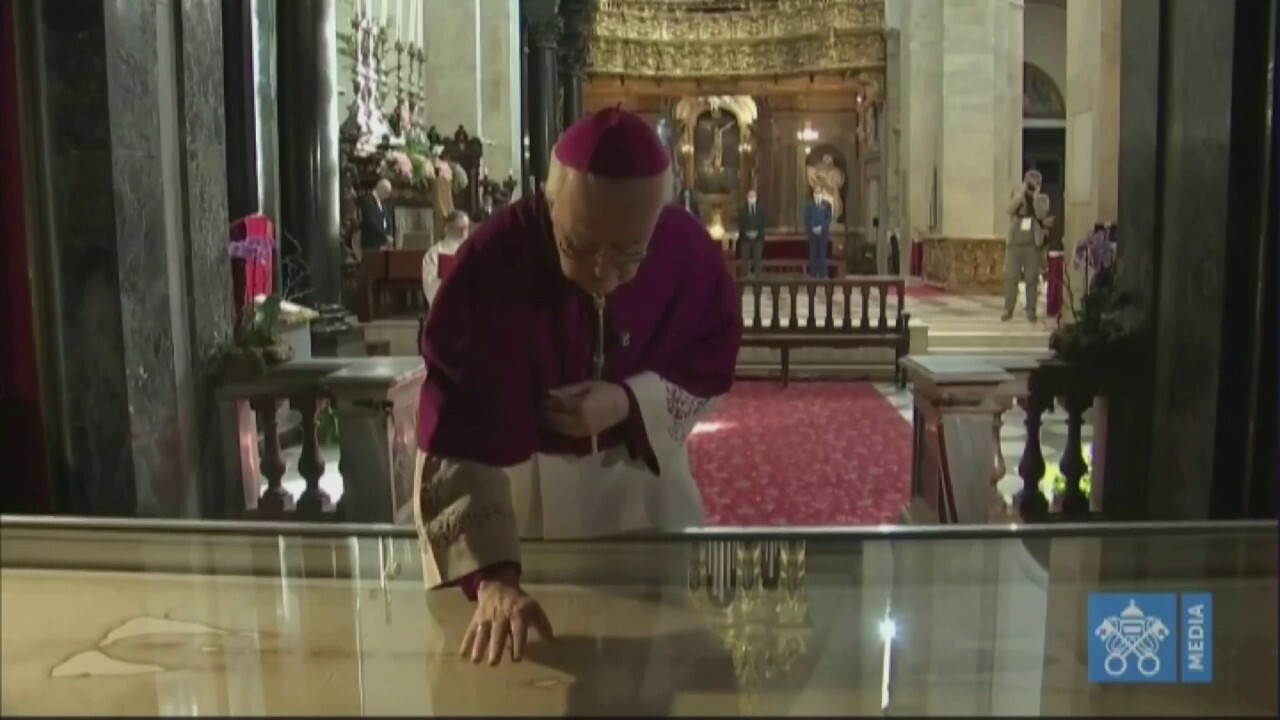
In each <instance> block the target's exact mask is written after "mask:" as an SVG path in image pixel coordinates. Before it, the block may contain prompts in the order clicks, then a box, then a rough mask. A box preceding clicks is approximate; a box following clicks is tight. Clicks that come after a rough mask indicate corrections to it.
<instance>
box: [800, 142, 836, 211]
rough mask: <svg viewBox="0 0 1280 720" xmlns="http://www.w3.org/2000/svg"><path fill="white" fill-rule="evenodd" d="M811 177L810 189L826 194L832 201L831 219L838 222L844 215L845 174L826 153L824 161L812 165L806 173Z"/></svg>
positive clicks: (823, 157)
mask: <svg viewBox="0 0 1280 720" xmlns="http://www.w3.org/2000/svg"><path fill="white" fill-rule="evenodd" d="M806 174H807V175H808V176H809V188H810V189H811V190H813V191H814V192H815V193H819V192H821V193H824V194H826V196H827V197H828V198H830V199H831V219H832V220H837V219H839V218H840V217H842V216H843V215H844V172H843V171H842V170H841V169H840V167H839V166H838V165H836V162H835V158H833V157H831V154H830V153H824V154H823V155H822V160H821V161H819V162H818V163H817V164H816V165H810V166H809V169H808V171H807V173H806Z"/></svg>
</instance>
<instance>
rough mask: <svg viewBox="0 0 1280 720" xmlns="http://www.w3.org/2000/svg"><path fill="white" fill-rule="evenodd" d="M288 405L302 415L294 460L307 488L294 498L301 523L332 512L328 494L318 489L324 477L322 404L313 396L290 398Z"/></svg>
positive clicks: (322, 401)
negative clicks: (299, 450) (320, 427)
mask: <svg viewBox="0 0 1280 720" xmlns="http://www.w3.org/2000/svg"><path fill="white" fill-rule="evenodd" d="M289 405H290V406H292V407H293V409H294V410H297V411H298V412H299V413H300V414H301V415H302V454H301V455H300V456H299V458H298V474H299V475H301V476H302V477H303V479H304V480H306V481H307V488H306V489H305V490H303V491H302V495H300V496H299V497H298V515H299V516H300V517H301V519H303V520H318V519H320V518H321V517H322V516H323V515H324V513H326V512H327V511H329V510H330V509H332V504H333V503H332V501H331V500H330V499H329V494H328V493H326V492H325V491H324V489H322V488H321V487H320V478H322V477H324V454H323V453H322V452H321V451H320V437H319V434H318V432H317V430H318V423H317V421H318V419H319V414H320V410H321V409H322V408H324V406H325V402H324V400H323V399H321V398H320V397H319V396H317V395H315V394H314V393H306V394H304V395H299V396H297V397H294V398H290V400H289Z"/></svg>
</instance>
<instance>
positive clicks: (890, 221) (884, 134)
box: [880, 6, 910, 275]
mask: <svg viewBox="0 0 1280 720" xmlns="http://www.w3.org/2000/svg"><path fill="white" fill-rule="evenodd" d="M890 7H892V6H890ZM885 55H886V62H885V88H886V93H885V103H884V120H883V122H881V123H880V134H881V138H880V143H881V145H880V147H882V148H884V150H883V153H884V160H885V171H884V181H883V183H884V189H883V192H884V197H885V203H884V210H883V211H882V215H881V218H880V231H881V235H882V236H883V238H884V240H885V241H886V242H887V239H888V237H889V236H890V235H892V234H893V233H894V232H897V233H898V235H899V239H898V246H899V250H900V255H901V258H905V257H906V255H907V253H909V252H910V248H909V247H908V237H909V234H907V233H904V232H903V229H904V228H907V227H908V226H907V223H906V222H905V219H906V218H905V215H904V213H903V205H904V203H903V198H902V176H903V172H902V143H901V137H902V113H903V104H904V103H903V97H902V95H903V93H902V89H903V85H902V55H903V52H902V32H901V31H900V30H899V29H897V28H889V29H887V30H886V31H885ZM882 255H884V253H882ZM901 258H900V260H899V271H900V273H901V274H903V275H905V274H906V272H907V269H908V267H907V266H908V264H909V263H908V262H906V261H905V260H903V259H901ZM881 260H882V261H881V263H880V266H881V269H882V271H887V268H888V264H887V263H888V261H887V259H885V258H883V257H882V259H881Z"/></svg>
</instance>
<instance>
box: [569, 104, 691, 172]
mask: <svg viewBox="0 0 1280 720" xmlns="http://www.w3.org/2000/svg"><path fill="white" fill-rule="evenodd" d="M555 158H556V160H557V161H558V162H559V163H560V164H561V165H563V166H564V167H566V168H568V169H570V170H574V171H577V172H580V173H586V174H589V175H594V176H596V177H603V178H608V179H610V180H640V179H645V178H655V177H658V176H659V175H661V174H662V173H664V172H666V171H667V168H669V167H670V166H671V156H670V155H669V154H668V152H667V148H666V146H665V145H663V144H662V139H661V138H659V137H658V132H657V131H656V130H654V129H653V127H652V126H650V125H649V123H647V122H645V120H644V118H642V117H640V116H639V115H636V114H635V113H631V112H627V111H626V110H623V109H622V108H618V107H613V108H607V109H604V110H600V111H597V112H594V113H592V114H590V115H587V116H586V117H584V118H582V119H581V120H579V121H577V122H575V123H574V124H573V125H571V126H569V129H567V130H565V131H564V134H563V135H561V136H560V140H559V142H557V143H556V147H555Z"/></svg>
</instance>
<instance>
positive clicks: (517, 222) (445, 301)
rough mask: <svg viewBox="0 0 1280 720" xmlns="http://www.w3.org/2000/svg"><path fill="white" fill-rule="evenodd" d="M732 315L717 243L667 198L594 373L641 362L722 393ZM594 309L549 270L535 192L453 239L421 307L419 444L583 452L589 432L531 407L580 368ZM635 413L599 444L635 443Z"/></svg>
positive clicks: (734, 308) (734, 330)
mask: <svg viewBox="0 0 1280 720" xmlns="http://www.w3.org/2000/svg"><path fill="white" fill-rule="evenodd" d="M741 313H742V310H741V300H740V297H739V295H738V291H737V288H736V286H735V284H734V282H733V280H732V278H730V277H729V273H728V270H727V268H726V267H725V263H724V259H723V257H722V255H721V252H720V248H719V246H718V245H716V244H715V243H714V242H713V241H712V240H711V239H710V238H709V237H708V236H707V232H706V230H705V229H704V228H703V227H702V225H701V224H699V223H698V222H697V221H696V220H695V219H694V218H693V217H691V216H690V215H689V214H688V213H685V212H683V211H681V210H679V209H677V208H666V209H664V210H663V211H662V215H661V217H660V218H659V221H658V225H657V228H656V229H655V231H654V236H653V239H652V241H651V242H650V245H649V255H648V257H647V258H646V259H645V261H644V263H643V265H642V266H641V267H640V270H639V272H638V273H637V274H636V277H635V278H634V279H633V280H632V281H631V282H629V283H627V284H625V285H623V286H622V287H620V288H618V289H617V290H616V291H615V292H614V293H613V294H612V295H611V296H610V297H609V299H608V305H607V309H606V311H605V328H606V329H605V371H604V379H605V380H607V381H612V382H622V381H623V380H625V379H627V378H629V377H631V376H633V375H636V374H638V373H641V372H645V371H649V372H654V373H657V374H658V375H659V376H661V377H662V378H663V379H664V380H666V381H668V382H670V383H672V384H674V385H676V386H678V387H679V388H681V389H683V390H684V391H686V392H688V393H690V394H692V395H696V396H699V397H704V398H709V397H714V396H717V395H722V394H724V393H726V392H728V390H729V387H730V386H731V385H732V383H733V376H734V370H735V366H736V363H737V356H738V345H739V342H740V341H741V336H742V314H741ZM594 315H595V311H594V308H593V306H592V302H591V298H590V297H589V296H587V295H586V293H584V292H582V291H581V290H580V289H578V288H577V287H576V286H574V285H572V284H571V283H570V282H569V281H568V280H566V279H565V278H564V276H563V274H562V273H561V271H560V266H559V258H558V256H557V253H556V250H555V243H554V240H553V237H552V231H551V221H550V216H549V212H548V209H547V203H546V200H545V198H544V197H543V196H542V195H541V194H540V193H539V194H537V195H534V196H532V197H528V198H525V199H523V200H520V201H518V202H516V203H514V204H512V205H509V206H508V207H506V208H504V209H503V210H502V211H501V212H499V213H498V214H497V215H495V216H494V217H492V218H490V219H489V220H488V221H487V222H485V224H484V225H482V226H480V227H479V228H478V229H477V230H476V232H475V233H474V234H473V235H472V236H471V238H470V239H469V240H468V241H467V243H466V244H465V245H463V247H462V250H461V251H460V252H459V253H458V262H457V267H456V269H455V270H454V272H453V274H452V275H450V277H449V278H448V279H446V280H445V281H444V283H443V285H442V286H441V288H440V292H439V293H438V294H437V296H436V301H435V303H434V304H433V305H432V307H431V311H430V313H429V315H428V317H427V323H426V327H425V329H424V331H423V334H422V356H423V358H424V359H425V361H426V363H427V381H426V382H425V383H423V387H422V396H421V401H420V403H419V405H418V444H419V447H421V448H422V449H423V450H424V451H426V452H429V453H432V454H435V455H440V456H444V457H449V458H452V459H456V460H469V461H473V462H479V463H483V464H486V465H496V466H509V465H515V464H518V463H521V462H525V461H527V460H529V459H530V458H531V457H532V456H533V455H534V454H535V453H538V452H542V453H554V454H575V455H585V454H588V453H589V452H590V448H591V442H590V440H589V439H577V438H567V437H563V436H560V435H557V434H555V433H552V432H551V431H549V430H547V429H545V428H543V427H541V423H540V420H539V416H540V413H539V411H538V410H539V405H540V403H541V402H542V400H543V398H544V397H545V395H546V392H547V391H548V390H551V389H552V388H557V387H561V386H564V385H569V384H572V383H576V382H581V381H584V380H589V379H591V357H592V353H593V350H594V345H595V338H594V333H595V318H594ZM635 414H636V413H635V412H634V408H633V418H632V421H629V422H625V423H622V424H621V425H619V426H618V427H616V428H614V429H613V430H612V431H610V432H609V433H607V434H606V435H604V436H603V437H601V438H600V446H601V447H602V448H606V447H611V446H615V445H620V444H624V443H626V444H629V445H631V446H632V449H633V451H635V452H641V450H640V449H639V448H636V447H635V443H634V442H632V440H633V439H634V438H635V434H636V428H637V422H635V420H636V418H635V417H634V415H635ZM650 465H651V466H652V463H650Z"/></svg>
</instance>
